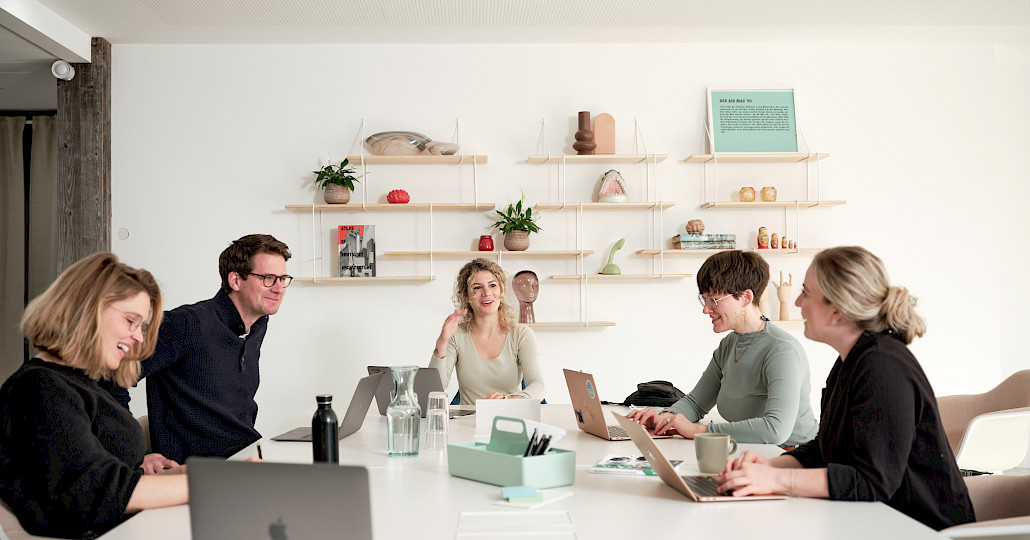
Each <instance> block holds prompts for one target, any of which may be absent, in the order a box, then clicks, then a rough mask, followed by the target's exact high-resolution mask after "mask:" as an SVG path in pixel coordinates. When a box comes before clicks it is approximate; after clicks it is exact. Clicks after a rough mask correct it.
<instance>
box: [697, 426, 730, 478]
mask: <svg viewBox="0 0 1030 540" xmlns="http://www.w3.org/2000/svg"><path fill="white" fill-rule="evenodd" d="M730 445H733V449H732V450H731V449H730ZM694 450H696V451H697V468H698V470H699V471H701V472H702V473H704V474H719V473H721V472H722V471H723V469H725V468H726V460H727V459H729V457H730V455H731V454H735V453H737V441H735V440H733V439H731V438H730V435H729V434H728V433H698V434H697V435H694Z"/></svg>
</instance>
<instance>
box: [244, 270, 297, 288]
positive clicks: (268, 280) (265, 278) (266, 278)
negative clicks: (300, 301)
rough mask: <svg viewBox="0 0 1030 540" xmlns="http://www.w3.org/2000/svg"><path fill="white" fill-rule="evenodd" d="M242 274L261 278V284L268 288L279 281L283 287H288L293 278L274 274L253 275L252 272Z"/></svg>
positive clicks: (287, 275)
mask: <svg viewBox="0 0 1030 540" xmlns="http://www.w3.org/2000/svg"><path fill="white" fill-rule="evenodd" d="M244 274H246V275H248V276H257V277H259V278H261V284H262V285H264V286H265V287H269V288H271V287H274V286H275V282H276V281H281V282H282V284H283V287H289V286H290V283H293V276H291V275H289V274H283V275H281V276H277V275H275V274H255V273H254V272H244Z"/></svg>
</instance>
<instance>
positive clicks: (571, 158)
mask: <svg viewBox="0 0 1030 540" xmlns="http://www.w3.org/2000/svg"><path fill="white" fill-rule="evenodd" d="M668 157H669V154H595V155H592V156H580V155H577V154H570V155H560V154H559V155H557V156H555V155H549V156H543V155H536V156H529V158H528V159H527V160H526V161H528V162H529V164H530V165H541V164H544V163H562V162H565V163H643V162H645V161H650V162H662V161H665V160H666V159H668ZM352 161H353V160H352Z"/></svg>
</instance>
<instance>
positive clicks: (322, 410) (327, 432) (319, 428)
mask: <svg viewBox="0 0 1030 540" xmlns="http://www.w3.org/2000/svg"><path fill="white" fill-rule="evenodd" d="M315 401H316V402H318V409H316V410H315V416H313V417H311V453H312V457H313V458H314V461H315V463H318V462H320V461H322V462H328V463H339V462H340V437H339V433H338V431H339V429H340V428H339V425H338V424H337V423H336V413H335V412H333V407H332V405H333V395H332V394H319V395H317V396H315Z"/></svg>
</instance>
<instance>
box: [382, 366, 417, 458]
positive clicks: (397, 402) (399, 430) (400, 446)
mask: <svg viewBox="0 0 1030 540" xmlns="http://www.w3.org/2000/svg"><path fill="white" fill-rule="evenodd" d="M417 372H418V367H417V366H394V367H391V368H390V375H392V376H393V401H391V402H390V406H389V407H387V408H386V437H387V441H386V445H387V453H388V454H389V455H390V457H397V456H417V455H418V441H419V422H420V420H421V419H422V409H421V408H420V407H419V405H418V396H416V395H415V373H417Z"/></svg>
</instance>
